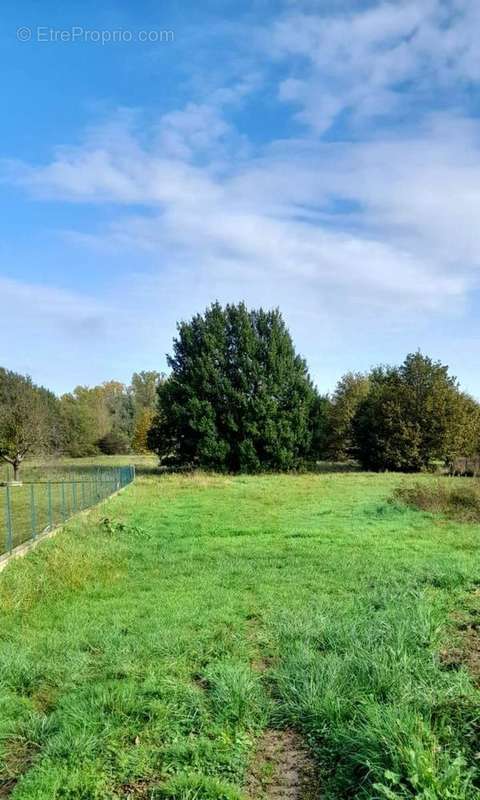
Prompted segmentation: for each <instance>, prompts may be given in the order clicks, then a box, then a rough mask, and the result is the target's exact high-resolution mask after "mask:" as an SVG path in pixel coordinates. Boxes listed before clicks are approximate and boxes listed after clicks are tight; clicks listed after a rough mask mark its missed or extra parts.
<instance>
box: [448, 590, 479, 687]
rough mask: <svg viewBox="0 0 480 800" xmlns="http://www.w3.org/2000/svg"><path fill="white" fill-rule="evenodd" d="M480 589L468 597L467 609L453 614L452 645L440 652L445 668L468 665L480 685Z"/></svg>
mask: <svg viewBox="0 0 480 800" xmlns="http://www.w3.org/2000/svg"><path fill="white" fill-rule="evenodd" d="M479 596H480V590H479V589H476V590H475V591H474V592H472V593H471V594H470V595H469V597H468V598H467V601H466V604H467V609H465V610H464V611H461V612H457V613H455V614H453V615H452V621H453V623H454V626H455V633H454V635H453V641H452V646H451V647H447V648H446V649H444V650H442V651H441V652H440V662H441V664H442V666H443V667H444V669H452V670H454V669H460V667H466V668H467V669H468V671H469V673H470V675H471V676H472V678H473V680H474V681H475V683H476V684H477V685H480V609H479Z"/></svg>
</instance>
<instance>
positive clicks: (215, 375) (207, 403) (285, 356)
mask: <svg viewBox="0 0 480 800" xmlns="http://www.w3.org/2000/svg"><path fill="white" fill-rule="evenodd" d="M168 363H169V366H170V367H171V370H172V372H171V375H170V377H169V378H168V380H167V381H166V382H165V383H164V384H162V385H161V386H160V387H159V390H158V396H159V416H158V419H157V422H156V424H155V425H154V427H153V428H152V432H151V435H150V446H151V447H153V448H154V449H155V450H156V452H157V453H158V454H159V455H160V456H161V458H162V459H164V460H165V461H166V462H170V463H175V464H181V465H186V464H191V465H199V466H204V467H207V468H210V469H217V470H224V471H229V472H238V471H245V472H256V471H260V470H267V469H293V468H296V467H298V466H299V464H301V462H302V461H303V460H304V459H305V458H307V457H308V456H309V455H310V449H311V438H312V437H311V426H310V419H311V411H312V405H313V403H314V400H315V391H314V389H313V386H312V383H311V380H310V377H309V375H308V371H307V367H306V364H305V361H304V360H303V359H302V358H301V357H300V356H299V355H297V354H296V352H295V349H294V346H293V343H292V339H291V337H290V334H289V332H288V330H287V328H286V326H285V323H284V321H283V319H282V317H281V314H280V312H279V311H278V310H274V311H264V310H262V309H260V310H257V311H249V310H248V309H247V308H246V307H245V305H244V304H243V303H240V304H239V305H227V306H226V307H225V308H222V307H221V306H220V305H219V304H218V303H215V304H213V305H212V306H211V307H210V308H209V309H207V311H206V312H205V314H203V315H201V314H198V315H196V316H195V317H193V319H192V320H191V321H190V322H182V323H181V324H179V326H178V336H177V338H176V339H175V340H174V346H173V355H172V356H171V357H169V358H168Z"/></svg>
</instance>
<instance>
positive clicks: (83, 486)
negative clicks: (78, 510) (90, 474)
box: [82, 480, 85, 508]
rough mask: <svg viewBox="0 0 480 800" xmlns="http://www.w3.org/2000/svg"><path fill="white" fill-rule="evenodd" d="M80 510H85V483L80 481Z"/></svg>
mask: <svg viewBox="0 0 480 800" xmlns="http://www.w3.org/2000/svg"><path fill="white" fill-rule="evenodd" d="M82 508H85V481H83V480H82Z"/></svg>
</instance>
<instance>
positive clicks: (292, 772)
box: [247, 730, 320, 800]
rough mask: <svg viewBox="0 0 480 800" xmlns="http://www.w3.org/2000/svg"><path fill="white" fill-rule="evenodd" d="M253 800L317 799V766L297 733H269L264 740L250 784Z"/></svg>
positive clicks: (249, 795) (251, 773) (256, 758)
mask: <svg viewBox="0 0 480 800" xmlns="http://www.w3.org/2000/svg"><path fill="white" fill-rule="evenodd" d="M247 796H248V797H249V798H250V800H316V798H319V797H320V792H319V785H318V777H317V774H316V769H315V764H314V762H313V759H312V757H311V755H310V753H309V752H308V750H307V748H306V747H305V744H304V742H303V740H302V738H301V737H300V736H299V735H298V734H297V733H295V732H294V731H290V730H286V731H278V730H268V731H266V732H265V733H264V734H263V736H262V737H261V739H260V741H259V744H258V747H257V751H256V754H255V759H254V762H253V764H252V769H251V772H250V775H249V777H248V781H247Z"/></svg>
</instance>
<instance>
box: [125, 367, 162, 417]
mask: <svg viewBox="0 0 480 800" xmlns="http://www.w3.org/2000/svg"><path fill="white" fill-rule="evenodd" d="M163 380H165V376H164V375H163V374H162V373H161V372H155V371H154V370H150V371H148V370H143V371H142V372H134V373H133V375H132V382H131V394H132V400H133V405H134V410H135V415H137V414H139V413H140V412H141V411H144V410H145V409H146V408H148V409H155V408H156V404H157V388H158V386H159V384H160V383H161V382H162V381H163Z"/></svg>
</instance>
